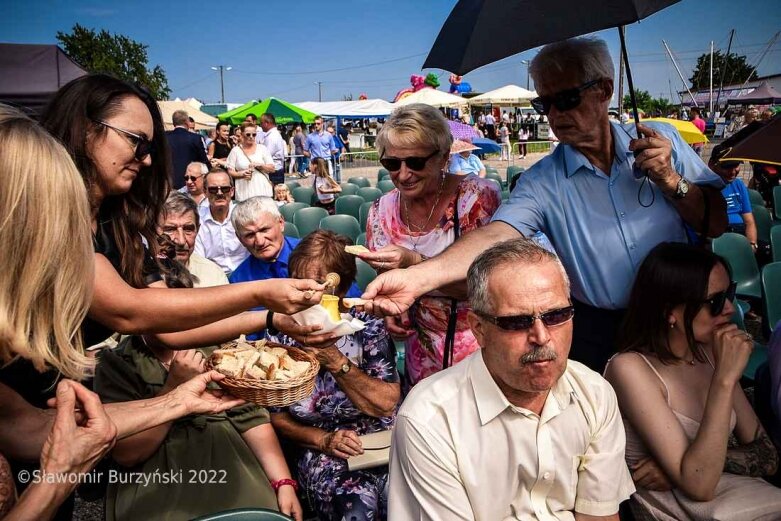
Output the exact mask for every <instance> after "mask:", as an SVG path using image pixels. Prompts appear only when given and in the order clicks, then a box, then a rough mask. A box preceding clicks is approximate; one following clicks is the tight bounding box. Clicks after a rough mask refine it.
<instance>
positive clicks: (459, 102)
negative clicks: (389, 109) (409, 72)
mask: <svg viewBox="0 0 781 521" xmlns="http://www.w3.org/2000/svg"><path fill="white" fill-rule="evenodd" d="M410 103H425V104H426V105H431V106H432V107H450V108H456V107H461V106H463V105H466V104H467V100H466V99H464V98H462V97H461V96H455V95H453V94H448V93H447V92H444V91H441V90H436V89H421V90H419V91H417V92H413V93H412V94H410V95H409V96H406V97H405V98H402V99H401V100H399V101H397V102H396V103H394V104H393V106H394V107H402V106H404V105H409V104H410Z"/></svg>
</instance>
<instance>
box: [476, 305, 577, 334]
mask: <svg viewBox="0 0 781 521" xmlns="http://www.w3.org/2000/svg"><path fill="white" fill-rule="evenodd" d="M475 313H476V314H477V315H478V316H480V317H483V318H484V319H485V320H487V321H489V322H490V323H492V324H494V325H495V326H497V327H498V328H499V329H504V330H505V331H526V330H527V329H529V328H531V327H532V326H533V325H534V321H535V320H536V319H538V318H539V319H540V320H542V323H543V324H545V325H546V326H547V327H553V326H559V325H561V324H563V323H565V322H568V321H570V320H572V317H574V316H575V307H574V306H567V307H565V308H559V309H551V310H550V311H546V312H545V313H539V314H537V315H513V316H509V317H495V316H492V315H487V314H485V313H480V312H478V311H475Z"/></svg>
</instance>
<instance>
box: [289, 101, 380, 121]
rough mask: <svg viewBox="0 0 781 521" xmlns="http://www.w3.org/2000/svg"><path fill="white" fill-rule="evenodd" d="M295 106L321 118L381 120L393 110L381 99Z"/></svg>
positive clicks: (297, 104)
mask: <svg viewBox="0 0 781 521" xmlns="http://www.w3.org/2000/svg"><path fill="white" fill-rule="evenodd" d="M295 105H296V106H298V107H301V108H302V109H305V110H308V111H309V112H314V113H315V114H319V115H321V116H326V117H342V118H383V117H386V116H388V115H389V114H390V113H391V112H392V111H393V108H394V107H393V104H392V103H389V102H387V101H385V100H383V99H364V100H355V101H322V102H319V101H304V102H301V103H296V104H295Z"/></svg>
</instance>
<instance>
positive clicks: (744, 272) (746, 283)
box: [713, 233, 762, 299]
mask: <svg viewBox="0 0 781 521" xmlns="http://www.w3.org/2000/svg"><path fill="white" fill-rule="evenodd" d="M713 253H716V254H717V255H721V256H722V257H724V258H725V259H727V262H728V263H729V265H730V268H731V269H732V278H733V279H734V280H735V282H737V283H738V290H737V294H738V295H739V296H741V297H751V298H756V299H760V298H762V285H761V283H760V280H759V267H758V266H757V259H756V257H754V250H753V249H752V248H751V244H749V242H748V239H746V238H745V237H743V236H742V235H739V234H737V233H725V234H724V235H722V236H721V237H718V238H716V239H713Z"/></svg>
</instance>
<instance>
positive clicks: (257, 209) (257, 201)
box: [231, 195, 282, 233]
mask: <svg viewBox="0 0 781 521" xmlns="http://www.w3.org/2000/svg"><path fill="white" fill-rule="evenodd" d="M262 213H267V214H270V215H272V216H274V217H276V218H277V219H281V218H282V214H281V213H279V207H278V206H277V203H276V201H274V199H272V198H271V197H262V196H259V195H258V196H255V197H250V198H249V199H245V200H243V201H242V202H240V203H237V204H236V207H235V208H233V214H232V215H231V223H232V224H233V228H234V229H235V230H236V232H237V233H238V231H239V230H240V229H241V230H243V229H244V227H245V226H246V225H248V224H250V223H253V222H255V221H256V220H257V219H258V217H260V215H261V214H262Z"/></svg>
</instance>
